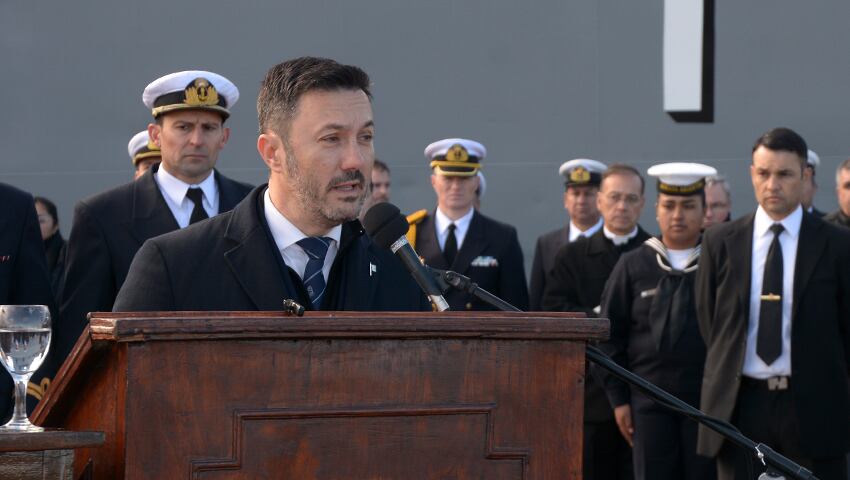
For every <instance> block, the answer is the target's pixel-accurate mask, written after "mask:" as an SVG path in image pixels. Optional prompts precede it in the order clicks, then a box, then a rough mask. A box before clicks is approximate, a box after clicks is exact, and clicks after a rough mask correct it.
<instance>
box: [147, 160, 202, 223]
mask: <svg viewBox="0 0 850 480" xmlns="http://www.w3.org/2000/svg"><path fill="white" fill-rule="evenodd" d="M153 179H154V181H155V182H156V184H157V186H159V191H160V192H162V196H163V197H165V203H166V205H168V209H169V210H171V213H172V215H174V219H175V220H177V225H179V226H180V228H186V227H187V226H189V220H190V219H191V218H192V210H193V209H194V208H195V202H193V201H192V200H189V198H188V197H187V196H186V192H188V191H189V188H200V189H201V191H202V192H203V193H204V196H203V200H201V203H202V206H203V207H204V210H205V211H206V212H207V215H209V216H210V218H212V217H214V216H216V215H218V184H217V183H216V182H215V170H213V171H211V172H210V174H209V176H207V178H205V179H204V181H202V182H201V183H199V184H196V185H190V184H188V183H186V182H184V181H183V180H180V179H179V178H177V177H175V176H174V175H172V174H170V173H168V171H167V170H165V169H164V168H162V166H160V167H159V169H158V170H157V171H156V172H154V174H153Z"/></svg>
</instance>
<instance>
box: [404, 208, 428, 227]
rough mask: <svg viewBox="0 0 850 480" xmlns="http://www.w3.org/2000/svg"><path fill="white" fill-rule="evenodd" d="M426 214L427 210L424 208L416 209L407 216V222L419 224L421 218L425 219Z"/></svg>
mask: <svg viewBox="0 0 850 480" xmlns="http://www.w3.org/2000/svg"><path fill="white" fill-rule="evenodd" d="M427 216H428V210H425V209H424V208H423V209H422V210H417V211H415V212H413V213H411V214H410V215H408V216H407V223H408V224H409V225H416V224H419V223H421V222H422V220H425V217H427Z"/></svg>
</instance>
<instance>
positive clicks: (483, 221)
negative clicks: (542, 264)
mask: <svg viewBox="0 0 850 480" xmlns="http://www.w3.org/2000/svg"><path fill="white" fill-rule="evenodd" d="M434 214H435V213H434V212H431V213H430V214H429V215H428V216H427V217H425V219H424V220H422V222H421V223H420V224H419V228H417V230H416V252H417V253H419V255H420V256H422V258H424V259H425V263H426V264H427V265H428V266H430V267H434V268H438V269H440V270H452V271H454V272H457V273H459V274H461V275H465V276H467V277H469V278H471V279H472V281H473V282H475V283H477V284H478V286H479V287H481V288H483V289H484V290H487V291H488V292H490V293H492V294H493V295H496V296H497V297H499V298H501V299H502V300H505V301H506V302H508V303H510V304H512V305H513V306H515V307H517V308H519V309H520V310H527V309H528V286H527V285H526V283H525V267H524V266H523V260H522V248H521V247H520V246H519V239H518V237H517V232H516V229H515V228H514V227H512V226H510V225H507V224H504V223H501V222H498V221H496V220H493V219H492V218H489V217H486V216H484V215H482V214H481V213H479V212H478V211H477V210H476V211H475V212H474V213H473V214H472V221H470V222H469V230H468V231H467V232H466V237H465V238H464V240H463V244H462V245H461V246H460V248H459V249H458V251H457V255H456V256H455V259H454V263H453V264H451V265H448V264H447V263H446V259H445V258H444V257H443V251H442V250H440V243H439V242H438V241H437V226H436V223H435V222H434ZM444 297H445V299H446V301H447V302H448V303H449V305H450V306H451V309H452V310H493V307H491V306H490V305H488V304H486V303H484V302H482V301H480V300H478V299H476V298H474V297H473V296H472V295H469V294H468V293H465V292H461V291H458V290H454V289H452V290H449V291H448V292H446V294H445V295H444Z"/></svg>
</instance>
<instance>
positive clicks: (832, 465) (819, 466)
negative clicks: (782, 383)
mask: <svg viewBox="0 0 850 480" xmlns="http://www.w3.org/2000/svg"><path fill="white" fill-rule="evenodd" d="M792 381H793V379H792ZM732 423H733V424H734V425H735V426H736V427H738V429H739V430H740V431H741V433H743V434H744V435H746V436H747V437H749V438H750V439H752V440H753V441H755V442H760V443H764V444H766V445H767V446H769V447H770V448H772V449H774V450H776V451H777V452H779V453H781V454H782V455H785V456H786V457H788V458H790V459H791V460H793V461H795V462H797V463H799V464H800V465H802V466H803V467H805V468H808V469H809V470H811V471H812V472H813V473H814V475H815V476H816V477H818V478H819V479H820V480H833V479H834V480H847V463H846V458H845V456H843V455H842V456H837V457H811V456H807V455H804V454H803V453H802V451H801V448H800V433H799V425H798V423H797V417H796V412H795V409H794V399H793V395H792V394H791V390H768V389H767V388H766V387H765V386H758V385H756V384H753V383H752V382H748V381H744V382H742V383H741V389H740V391H739V392H738V400H737V404H736V406H735V412H734V413H733V415H732ZM764 470H765V467H764V466H763V465H762V463H761V461H759V460H758V458H757V457H756V456H755V455H754V454H753V452H748V451H746V450H744V449H743V448H740V447H738V446H736V445H734V444H732V443H731V442H728V441H726V442H724V443H723V447H722V448H721V449H720V453H719V454H718V456H717V473H718V479H719V480H751V479H754V478H757V477H758V475H759V474H760V473H761V472H763V471H764Z"/></svg>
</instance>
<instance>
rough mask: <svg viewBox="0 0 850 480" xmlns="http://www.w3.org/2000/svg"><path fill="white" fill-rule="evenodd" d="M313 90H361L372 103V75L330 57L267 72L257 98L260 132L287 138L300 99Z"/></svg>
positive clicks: (297, 61)
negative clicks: (370, 88) (370, 86)
mask: <svg viewBox="0 0 850 480" xmlns="http://www.w3.org/2000/svg"><path fill="white" fill-rule="evenodd" d="M310 90H323V91H333V90H362V91H363V93H365V94H366V96H367V97H369V99H370V100H371V98H372V93H371V92H370V91H369V75H367V74H366V72H364V71H363V70H362V69H360V68H359V67H355V66H353V65H342V64H340V63H337V62H336V61H334V60H331V59H328V58H316V57H300V58H296V59H293V60H287V61H286V62H283V63H279V64H277V65H275V66H273V67H272V68H270V69H269V71H268V72H266V76H265V78H263V82H262V84H261V85H260V93H259V95H258V96H257V119H258V121H259V125H260V133H264V132H269V131H273V132H276V133H277V134H278V135H282V136H283V135H285V134H286V129H287V127H288V126H289V122H290V121H292V117H293V116H294V115H295V111H296V109H297V108H298V100H299V99H300V98H301V96H302V95H304V94H305V93H307V92H308V91H310Z"/></svg>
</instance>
